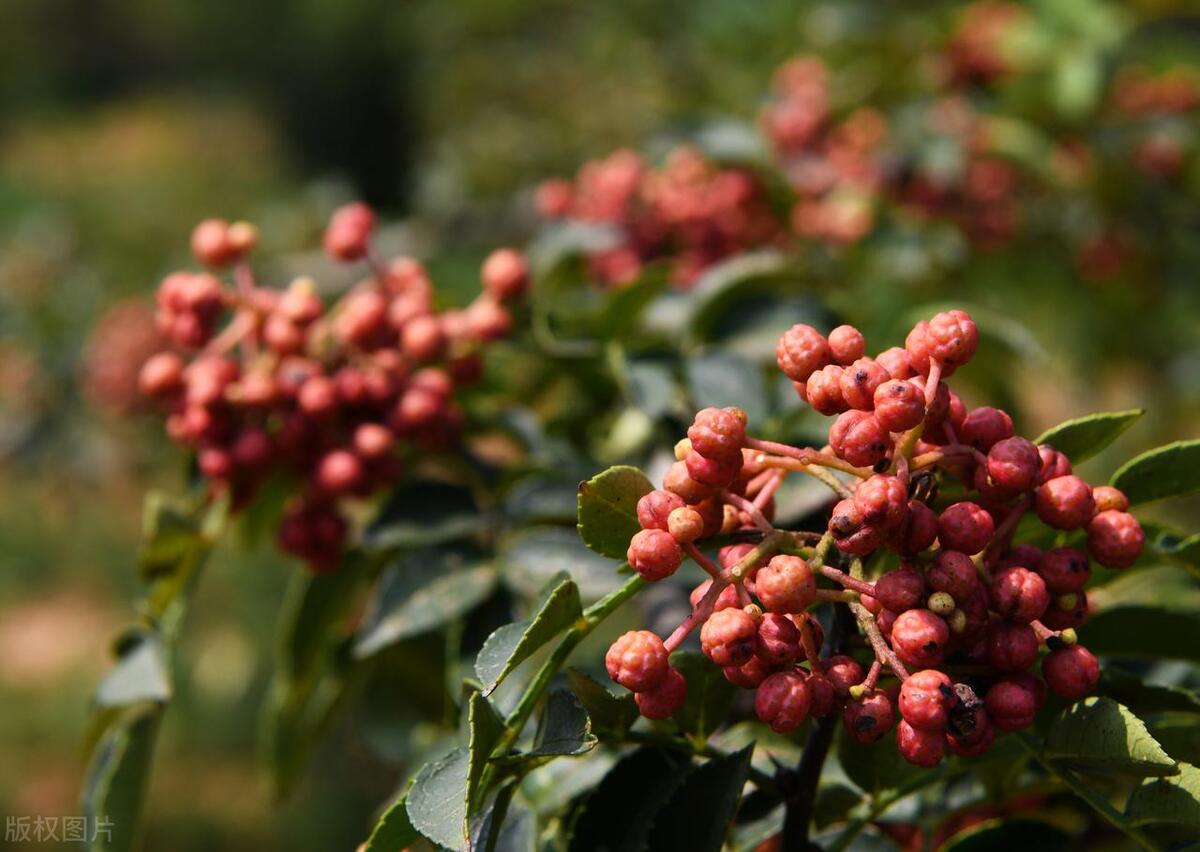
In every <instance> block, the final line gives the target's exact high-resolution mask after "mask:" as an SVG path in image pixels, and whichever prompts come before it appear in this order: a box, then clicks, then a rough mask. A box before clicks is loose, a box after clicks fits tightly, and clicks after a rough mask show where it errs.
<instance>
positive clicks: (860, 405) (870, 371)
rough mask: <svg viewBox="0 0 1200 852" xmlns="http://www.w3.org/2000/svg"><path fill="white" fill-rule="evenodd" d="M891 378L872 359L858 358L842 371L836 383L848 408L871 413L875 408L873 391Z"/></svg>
mask: <svg viewBox="0 0 1200 852" xmlns="http://www.w3.org/2000/svg"><path fill="white" fill-rule="evenodd" d="M890 378H891V376H890V375H889V374H888V371H887V370H885V369H884V368H883V367H881V366H879V365H878V364H877V363H875V360H874V359H872V358H859V359H858V360H857V361H855V362H854V363H853V364H851V365H850V366H848V367H846V368H845V369H844V370H842V375H841V376H840V377H839V379H838V381H839V384H840V385H841V391H842V400H843V401H844V402H845V403H846V405H848V406H849V407H850V408H857V409H858V410H859V411H871V410H872V409H874V408H875V391H876V389H878V388H879V386H880V385H882V384H883V383H884V382H886V381H888V380H889V379H890Z"/></svg>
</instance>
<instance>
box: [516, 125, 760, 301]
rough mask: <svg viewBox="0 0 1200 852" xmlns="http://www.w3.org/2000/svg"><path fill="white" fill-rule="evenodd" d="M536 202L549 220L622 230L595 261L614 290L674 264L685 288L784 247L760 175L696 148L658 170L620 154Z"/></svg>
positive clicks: (559, 182) (548, 185) (556, 185)
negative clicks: (728, 263)
mask: <svg viewBox="0 0 1200 852" xmlns="http://www.w3.org/2000/svg"><path fill="white" fill-rule="evenodd" d="M536 202H537V207H538V212H539V214H540V215H542V216H543V217H544V218H547V219H575V220H579V221H583V222H593V223H604V224H608V225H613V226H615V227H616V228H617V229H618V238H617V242H616V245H614V246H611V247H608V248H605V249H604V250H602V251H597V252H595V253H593V254H591V255H590V256H589V257H588V264H589V266H590V267H591V271H592V273H593V274H594V275H595V276H596V277H597V278H599V279H600V280H601V281H603V282H605V283H607V284H609V285H612V286H620V285H623V284H628V283H630V282H631V281H633V280H634V279H636V278H637V276H638V275H639V274H640V273H641V271H642V269H643V267H644V266H645V265H646V264H647V263H649V262H651V261H654V260H657V259H660V258H670V259H671V261H672V264H673V266H672V271H671V280H672V281H673V282H674V283H675V284H677V285H679V286H682V287H686V286H688V285H690V284H692V283H693V282H694V281H695V280H696V278H697V277H698V276H699V275H700V273H702V272H703V271H704V270H705V269H707V268H708V267H709V266H712V265H713V264H714V263H716V262H717V261H719V260H723V259H724V258H726V257H729V256H730V255H733V254H737V253H738V252H741V251H745V250H747V249H750V248H759V247H762V246H765V245H768V244H771V243H774V242H777V241H778V240H779V238H780V236H781V234H782V226H781V223H780V222H779V221H778V219H777V217H776V216H775V214H774V212H773V211H772V209H771V206H770V205H769V204H768V202H767V197H766V191H765V188H764V187H763V185H762V183H761V181H760V180H759V179H758V178H757V177H756V176H755V175H754V174H753V172H751V171H749V170H747V169H742V168H726V167H722V166H719V165H717V164H715V163H713V162H712V161H710V160H709V159H708V158H707V157H705V156H704V154H702V153H701V152H700V151H699V150H698V149H696V148H694V147H691V146H681V147H679V148H676V149H675V150H673V151H672V152H671V153H670V154H668V155H667V158H666V161H665V162H664V163H663V165H662V167H661V168H657V169H656V168H652V167H650V166H649V165H648V164H647V163H646V162H645V160H644V159H643V158H642V157H641V155H639V154H637V153H635V152H633V151H630V150H620V151H616V152H614V153H613V154H611V155H609V156H608V157H606V158H604V159H602V160H594V161H592V162H589V163H586V164H585V165H584V166H583V167H582V168H581V169H580V170H579V174H578V175H577V176H576V178H575V180H574V182H571V181H567V180H564V179H554V180H549V181H546V182H544V183H543V184H542V185H541V186H540V187H539V188H538V190H537V197H536Z"/></svg>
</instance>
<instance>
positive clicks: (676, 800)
mask: <svg viewBox="0 0 1200 852" xmlns="http://www.w3.org/2000/svg"><path fill="white" fill-rule="evenodd" d="M753 754H754V746H753V744H751V745H748V746H746V747H745V748H744V749H742V750H741V751H738V752H734V753H733V754H727V755H725V756H724V757H717V758H713V759H712V760H710V761H708V762H707V763H705V764H704V765H702V766H701V767H699V768H698V769H696V770H695V771H693V772H692V773H691V774H690V775H688V777H687V780H686V781H684V782H683V784H682V785H681V786H680V787H677V788H676V789H675V792H674V793H672V794H671V798H669V799H668V800H667V802H666V804H665V805H664V806H663V808H662V810H661V811H659V812H658V814H657V815H656V816H655V817H654V828H653V829H652V830H651V832H650V844H649V846H650V848H651V849H687V850H689V852H720V849H721V847H722V845H723V844H724V842H725V835H726V833H727V832H728V831H729V825H730V823H732V822H733V816H734V814H735V813H736V812H737V806H738V802H739V801H741V798H742V788H743V787H744V786H745V784H746V778H747V776H748V775H749V774H750V758H751V756H752V755H753Z"/></svg>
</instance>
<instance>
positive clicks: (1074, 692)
mask: <svg viewBox="0 0 1200 852" xmlns="http://www.w3.org/2000/svg"><path fill="white" fill-rule="evenodd" d="M1042 677H1044V678H1045V679H1046V686H1048V687H1050V689H1051V691H1052V692H1054V694H1055V695H1058V696H1059V697H1060V698H1065V699H1067V700H1068V701H1074V700H1075V699H1077V698H1083V696H1085V695H1087V694H1088V693H1089V692H1091V691H1092V690H1093V689H1095V688H1096V684H1097V683H1098V682H1099V680H1100V664H1099V663H1097V662H1096V658H1095V656H1093V655H1092V652H1091V651H1089V650H1088V649H1087V648H1085V647H1083V646H1082V645H1068V646H1067V647H1065V648H1059V649H1058V650H1057V651H1051V652H1050V653H1049V654H1047V655H1046V659H1044V660H1042Z"/></svg>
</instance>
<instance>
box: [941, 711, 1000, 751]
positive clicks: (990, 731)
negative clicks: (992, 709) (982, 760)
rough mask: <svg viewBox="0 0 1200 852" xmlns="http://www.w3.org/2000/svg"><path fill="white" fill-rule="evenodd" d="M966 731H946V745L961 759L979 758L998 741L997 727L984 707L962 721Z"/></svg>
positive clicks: (952, 727)
mask: <svg viewBox="0 0 1200 852" xmlns="http://www.w3.org/2000/svg"><path fill="white" fill-rule="evenodd" d="M960 725H961V726H962V727H965V728H966V730H955V729H954V726H953V725H952V726H951V728H950V730H948V731H946V745H947V746H948V747H949V749H950V751H951V752H953V753H954V754H956V755H958V756H959V757H977V756H979V755H981V754H983V753H985V752H987V751H988V750H989V749H991V747H992V743H994V742H995V740H996V730H995V726H994V725H993V724H992V720H991V717H989V716H988V714H987V710H985V709H984V708H983V707H976V708H975V710H974V712H973V713H971V714H970V715H969V716H965V717H962V719H960Z"/></svg>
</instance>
